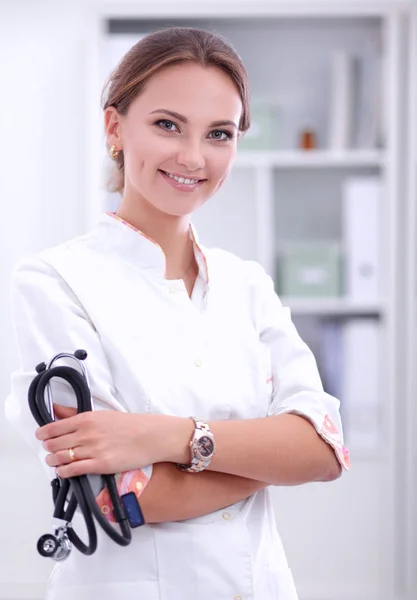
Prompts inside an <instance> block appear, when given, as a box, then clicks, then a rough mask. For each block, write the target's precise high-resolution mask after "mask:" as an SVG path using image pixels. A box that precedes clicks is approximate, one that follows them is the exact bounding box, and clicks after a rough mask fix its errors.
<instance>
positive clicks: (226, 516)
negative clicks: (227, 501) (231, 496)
mask: <svg viewBox="0 0 417 600" xmlns="http://www.w3.org/2000/svg"><path fill="white" fill-rule="evenodd" d="M231 518H232V515H231V514H230V513H228V512H224V513H223V514H222V519H224V520H225V521H230V519H231Z"/></svg>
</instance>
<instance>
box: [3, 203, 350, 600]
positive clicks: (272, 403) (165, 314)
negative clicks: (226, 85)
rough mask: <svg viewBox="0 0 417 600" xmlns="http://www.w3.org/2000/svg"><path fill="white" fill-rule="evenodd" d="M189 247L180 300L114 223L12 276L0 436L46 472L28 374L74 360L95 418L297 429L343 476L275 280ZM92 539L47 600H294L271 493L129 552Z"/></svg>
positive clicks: (332, 406) (303, 350)
mask: <svg viewBox="0 0 417 600" xmlns="http://www.w3.org/2000/svg"><path fill="white" fill-rule="evenodd" d="M190 235H191V237H192V239H193V242H194V251H195V255H196V259H197V262H198V265H199V276H198V278H197V281H196V284H195V287H194V290H193V294H192V298H191V299H190V298H189V296H188V294H187V291H186V288H185V286H184V283H183V281H182V280H175V281H169V280H166V279H165V278H164V272H165V257H164V254H163V251H162V249H161V248H160V247H159V246H158V245H157V244H156V243H155V242H153V241H152V240H150V239H149V238H147V237H146V236H145V235H143V234H142V233H141V232H139V231H138V230H135V229H134V228H132V227H130V226H129V225H128V224H126V223H125V222H122V221H121V220H120V219H118V218H117V217H115V215H111V214H103V215H102V216H101V218H100V219H99V221H98V223H97V224H96V226H95V227H94V228H93V229H92V231H91V232H89V233H88V234H86V235H83V236H81V237H78V238H76V239H72V240H70V241H68V242H66V243H64V244H60V245H59V246H56V247H53V248H49V249H47V250H45V251H43V252H41V253H40V254H38V255H37V256H35V257H30V258H27V259H24V260H22V261H20V263H19V264H18V265H17V266H16V268H15V270H14V275H13V283H12V303H13V311H14V322H15V326H16V332H17V341H18V347H19V351H20V357H21V368H20V369H19V371H17V372H16V373H14V374H13V376H12V382H11V394H10V396H9V398H8V400H7V402H6V414H7V417H8V418H9V420H10V421H11V422H12V423H14V425H15V426H16V427H17V428H18V429H19V430H20V432H21V433H22V435H23V436H24V437H25V439H26V440H27V441H28V443H30V444H31V445H32V446H33V448H34V449H36V450H37V451H38V452H39V455H40V457H41V458H42V460H43V459H44V456H45V452H44V451H42V449H41V448H40V442H38V441H37V440H36V438H35V436H34V431H35V429H36V428H37V424H36V423H35V421H34V419H33V417H32V415H31V414H30V412H29V409H28V405H27V390H28V387H29V384H30V382H31V380H32V379H33V377H34V376H35V375H36V373H35V366H36V365H37V364H38V363H40V362H42V361H46V362H47V361H48V360H49V359H51V358H52V356H54V355H55V354H57V353H59V352H65V351H66V352H71V353H72V352H74V351H75V350H76V349H77V348H83V349H85V350H86V351H87V352H88V358H87V360H86V362H85V365H86V367H87V369H88V373H89V377H90V384H91V391H92V397H93V400H94V403H95V407H96V409H114V410H119V411H128V412H140V413H149V412H150V413H163V414H169V415H177V416H182V417H188V416H189V415H195V416H196V417H198V418H202V419H205V420H214V421H215V420H221V419H249V418H259V417H267V416H269V415H278V414H284V413H297V414H300V415H303V416H305V417H307V418H308V419H309V420H310V421H311V422H312V423H313V425H314V426H315V428H316V430H317V432H318V433H319V434H320V435H321V436H322V437H323V438H324V439H325V440H326V441H327V442H328V443H329V444H331V445H332V446H333V448H334V449H335V452H336V455H337V456H338V458H339V461H340V462H341V464H342V465H343V466H345V467H348V453H347V451H346V450H345V449H344V448H343V443H342V427H341V422H340V416H339V402H338V400H336V399H335V398H333V397H332V396H330V395H328V394H326V393H325V392H324V391H323V388H322V385H321V381H320V378H319V375H318V371H317V367H316V363H315V360H314V358H313V355H312V354H311V352H310V350H309V349H308V348H307V346H306V345H305V344H304V343H303V341H302V340H301V339H300V337H299V336H298V334H297V332H296V330H295V328H294V326H293V324H292V322H291V318H290V314H289V310H288V309H286V308H284V307H283V306H282V304H281V302H280V300H279V299H278V297H277V295H276V294H275V292H274V289H273V283H272V280H271V278H270V277H269V276H268V275H267V274H266V273H265V271H264V270H263V268H262V267H261V266H260V265H259V264H257V263H255V262H251V261H244V260H241V259H240V258H238V257H236V256H235V255H233V254H231V253H228V252H226V251H223V250H219V249H210V250H209V249H205V248H204V249H203V248H202V247H200V245H199V243H198V240H197V237H196V232H195V230H194V228H193V227H191V229H190ZM68 364H71V363H68ZM56 386H58V388H57V389H58V391H59V393H60V396H59V397H57V396H56V393H55V396H54V400H55V401H57V402H59V403H62V404H69V405H75V402H74V399H73V397H72V396H71V395H70V394H69V392H68V387H67V384H66V383H64V382H62V383H61V384H59V383H58V384H56ZM47 469H49V468H47ZM49 471H50V473H51V474H53V472H52V470H49ZM195 476H198V475H195ZM167 502H169V499H168V498H167ZM51 508H52V504H51ZM98 535H99V540H98V549H97V551H96V552H95V554H94V555H92V556H88V557H86V556H84V555H82V554H81V553H79V552H78V551H77V550H75V549H74V550H73V551H72V553H71V555H70V557H69V558H68V559H67V560H66V561H65V562H63V563H59V564H57V565H56V567H55V568H54V571H53V574H52V576H51V579H50V582H49V586H48V595H47V598H48V600H92V599H97V598H100V600H116V599H117V600H119V599H122V600H296V598H297V594H296V591H295V586H294V582H293V579H292V575H291V571H290V569H289V567H288V564H287V560H286V557H285V552H284V549H283V547H282V543H281V540H280V537H279V534H278V532H277V530H276V525H275V520H274V512H273V507H272V505H271V500H270V491H269V490H268V489H265V490H262V491H259V492H257V493H256V494H254V495H253V496H251V497H250V498H248V499H247V500H244V501H241V502H238V503H237V504H235V505H233V506H230V507H228V508H226V509H223V510H219V511H216V512H214V513H211V514H208V515H206V516H203V517H200V518H195V519H189V520H186V521H182V522H173V523H162V524H154V525H145V526H143V527H140V528H137V529H134V530H133V539H132V543H131V544H130V546H128V547H121V546H118V545H116V544H115V543H114V542H113V541H111V540H110V538H108V537H107V536H106V535H105V534H104V533H103V532H102V530H101V529H100V528H99V527H98Z"/></svg>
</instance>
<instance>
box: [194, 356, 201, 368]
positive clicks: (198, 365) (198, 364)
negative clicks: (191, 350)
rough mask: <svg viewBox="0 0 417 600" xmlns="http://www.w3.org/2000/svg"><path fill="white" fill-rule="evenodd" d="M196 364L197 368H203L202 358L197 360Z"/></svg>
mask: <svg viewBox="0 0 417 600" xmlns="http://www.w3.org/2000/svg"><path fill="white" fill-rule="evenodd" d="M194 364H195V366H196V367H201V365H202V364H203V361H202V360H201V359H200V358H196V360H195V361H194Z"/></svg>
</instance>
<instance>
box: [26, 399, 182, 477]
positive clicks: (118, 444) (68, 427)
mask: <svg viewBox="0 0 417 600" xmlns="http://www.w3.org/2000/svg"><path fill="white" fill-rule="evenodd" d="M54 410H55V414H56V416H57V417H58V418H59V419H61V420H59V421H55V422H53V423H48V424H47V425H44V426H43V427H41V428H39V429H38V430H37V431H36V437H37V438H38V440H41V441H43V447H44V448H45V450H46V451H47V452H49V453H50V454H49V455H48V456H47V457H46V463H47V464H48V465H49V466H50V467H58V468H57V475H59V476H60V477H75V476H78V475H84V474H90V473H97V474H108V473H121V472H124V471H129V470H134V469H141V468H142V467H145V466H147V465H150V464H154V463H155V462H163V461H165V460H170V456H171V454H172V453H173V454H175V452H174V448H175V449H178V450H179V449H180V448H181V447H182V445H184V447H186V445H187V441H188V439H189V438H188V439H187V438H186V437H185V439H184V442H182V440H181V446H180V444H179V443H178V442H179V441H180V438H179V436H178V433H179V432H180V431H182V430H183V429H185V427H184V425H185V423H183V422H186V421H188V419H181V418H179V417H169V416H165V415H149V414H146V415H142V414H131V413H122V412H118V411H114V410H102V411H96V412H85V413H80V414H77V411H76V410H75V409H72V408H67V407H64V406H60V405H56V404H54ZM181 424H182V429H179V426H180V425H181ZM175 425H176V426H177V427H175ZM187 426H188V424H187ZM186 431H188V430H186ZM175 432H176V433H177V435H176V436H175ZM69 448H72V449H73V450H74V452H75V457H76V460H73V461H72V460H71V457H70V454H69V451H68V450H69Z"/></svg>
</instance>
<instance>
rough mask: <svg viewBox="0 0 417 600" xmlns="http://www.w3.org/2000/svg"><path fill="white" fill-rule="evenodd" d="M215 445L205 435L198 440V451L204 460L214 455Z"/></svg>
mask: <svg viewBox="0 0 417 600" xmlns="http://www.w3.org/2000/svg"><path fill="white" fill-rule="evenodd" d="M213 450H214V444H213V442H212V440H211V439H210V438H209V437H208V436H207V435H203V436H202V437H201V438H200V439H199V440H198V451H199V453H200V454H201V456H202V457H203V458H207V457H209V456H211V455H212V454H213Z"/></svg>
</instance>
